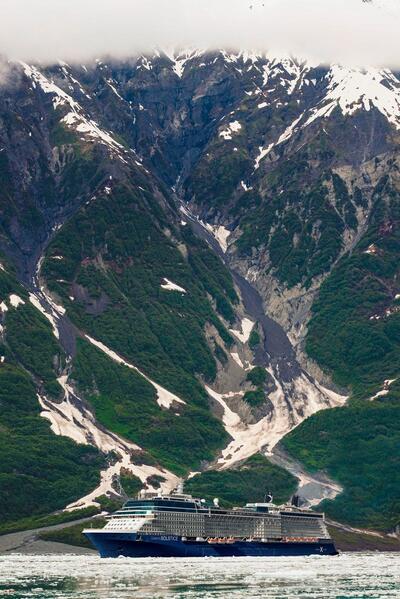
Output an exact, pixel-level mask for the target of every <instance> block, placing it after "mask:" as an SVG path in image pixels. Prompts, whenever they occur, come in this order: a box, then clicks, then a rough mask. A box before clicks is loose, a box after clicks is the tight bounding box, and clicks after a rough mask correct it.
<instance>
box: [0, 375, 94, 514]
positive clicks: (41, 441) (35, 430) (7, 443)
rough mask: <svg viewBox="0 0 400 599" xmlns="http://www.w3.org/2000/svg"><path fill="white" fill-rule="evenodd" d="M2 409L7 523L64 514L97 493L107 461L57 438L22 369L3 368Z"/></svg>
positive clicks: (0, 509)
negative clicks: (70, 506)
mask: <svg viewBox="0 0 400 599" xmlns="http://www.w3.org/2000/svg"><path fill="white" fill-rule="evenodd" d="M0 405H1V411H0V431H1V434H0V464H1V468H0V489H1V493H0V513H1V516H2V522H3V523H4V522H7V521H15V520H17V519H20V518H24V517H28V516H33V515H40V514H47V513H49V512H52V511H55V510H58V509H62V508H64V507H65V506H66V505H67V504H68V503H70V502H72V501H74V500H76V499H78V498H79V497H81V496H82V495H85V493H88V492H89V491H90V490H92V489H93V488H95V487H96V485H97V484H98V483H99V470H100V468H101V467H102V466H103V459H102V458H100V456H99V454H98V452H97V451H96V450H95V449H94V448H93V447H89V446H82V445H76V444H75V443H74V442H73V441H71V440H70V439H66V438H64V437H57V436H56V435H54V433H53V432H51V430H50V425H49V423H48V422H47V421H46V420H45V419H44V418H42V417H41V416H40V410H41V408H40V405H39V402H38V398H37V396H36V390H35V387H34V385H33V383H32V381H31V379H30V377H29V376H28V375H27V374H26V373H24V371H23V370H22V369H21V368H19V367H17V366H14V365H11V364H1V365H0Z"/></svg>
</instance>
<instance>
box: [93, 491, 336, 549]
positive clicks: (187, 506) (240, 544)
mask: <svg viewBox="0 0 400 599" xmlns="http://www.w3.org/2000/svg"><path fill="white" fill-rule="evenodd" d="M83 534H85V535H86V537H87V538H88V539H90V541H91V542H92V544H93V545H94V546H95V547H96V548H97V550H98V551H99V553H100V556H101V557H108V558H110V557H119V556H124V557H219V556H221V557H222V556H223V557H228V556H253V557H256V556H260V557H261V556H285V555H287V556H299V555H337V550H336V548H335V545H334V542H333V541H332V539H331V538H330V536H329V533H328V530H327V527H326V524H325V519H324V514H322V513H317V512H312V511H310V510H305V509H300V508H298V507H297V506H295V505H288V506H284V507H277V506H275V505H274V504H273V503H272V497H271V496H267V498H266V501H265V502H263V503H248V504H247V505H246V506H244V507H234V508H229V509H224V508H222V507H220V506H219V502H218V500H217V499H215V500H214V502H212V503H210V502H207V501H205V500H204V499H196V498H193V497H192V496H191V495H187V494H185V493H183V492H182V489H179V490H178V491H176V492H173V493H171V494H170V495H163V494H161V493H160V494H155V493H145V492H142V493H140V494H139V496H138V498H137V499H129V500H128V501H127V502H126V503H125V505H124V506H123V507H122V508H121V509H120V510H118V511H117V512H115V513H114V514H112V515H111V516H108V522H107V524H106V525H105V526H104V528H101V529H95V528H87V529H85V530H84V531H83Z"/></svg>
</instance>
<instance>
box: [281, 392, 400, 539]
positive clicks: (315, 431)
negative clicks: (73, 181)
mask: <svg viewBox="0 0 400 599" xmlns="http://www.w3.org/2000/svg"><path fill="white" fill-rule="evenodd" d="M281 443H282V444H283V446H284V447H285V449H286V450H288V451H289V453H291V454H292V455H293V456H294V457H296V459H299V460H301V462H302V463H303V464H304V465H305V466H306V467H307V468H308V469H310V471H317V470H324V471H326V472H328V474H330V475H331V476H332V477H333V478H334V479H335V480H337V481H338V482H339V483H340V484H341V485H343V487H344V492H343V493H342V494H340V495H338V497H337V498H336V499H335V500H334V501H324V502H323V503H322V504H321V507H323V509H324V510H325V511H326V512H327V513H328V515H329V516H330V517H331V518H332V519H334V520H338V521H340V522H348V523H350V524H352V525H354V526H364V527H368V528H372V529H381V530H390V529H392V528H394V526H396V525H397V524H399V522H400V499H399V488H400V410H399V395H398V396H397V397H391V396H387V398H385V400H382V401H375V402H374V403H371V404H367V405H365V404H356V405H351V406H350V407H346V408H335V409H333V410H326V411H323V412H319V413H318V414H315V415H314V416H312V417H311V418H309V419H307V420H306V421H305V422H304V423H303V424H301V425H300V426H299V427H298V428H296V429H295V430H294V431H292V432H291V433H290V434H289V435H288V436H286V437H285V438H284V439H283V441H281Z"/></svg>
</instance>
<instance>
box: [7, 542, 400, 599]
mask: <svg viewBox="0 0 400 599" xmlns="http://www.w3.org/2000/svg"><path fill="white" fill-rule="evenodd" d="M73 551H74V549H73V548H71V552H73ZM0 579H1V581H2V588H3V589H4V588H5V589H10V592H9V593H8V594H9V595H11V596H14V595H15V596H16V594H18V592H17V593H15V592H13V591H12V589H20V588H22V589H23V593H24V596H30V593H32V596H38V595H37V594H38V592H39V593H40V598H41V599H53V598H54V597H55V596H57V598H59V599H64V597H65V598H67V597H71V596H72V595H71V589H73V590H72V594H73V597H74V599H91V598H92V597H93V596H94V595H95V596H96V598H97V599H131V598H132V597H133V595H134V596H135V597H140V598H141V599H154V598H155V597H171V599H173V598H177V597H178V596H179V598H180V599H189V598H190V599H193V598H196V599H227V598H228V597H229V598H232V599H277V598H278V597H281V598H282V599H283V598H285V599H288V598H289V597H290V599H292V598H293V599H295V598H296V597H304V598H307V599H337V598H338V597H343V598H344V597H346V598H349V599H350V598H354V599H358V598H360V597H363V599H398V598H399V588H400V554H398V553H361V554H360V553H343V554H341V555H339V556H337V557H320V556H313V557H269V558H268V557H267V558H240V557H235V558H224V557H221V558H205V559H187V558H164V559H163V558H158V559H154V558H147V559H143V558H138V559H129V558H119V559H100V558H99V557H98V556H97V555H60V554H58V555H46V556H45V559H44V556H42V555H15V554H14V555H4V556H2V557H0ZM132 589H134V592H133V590H132Z"/></svg>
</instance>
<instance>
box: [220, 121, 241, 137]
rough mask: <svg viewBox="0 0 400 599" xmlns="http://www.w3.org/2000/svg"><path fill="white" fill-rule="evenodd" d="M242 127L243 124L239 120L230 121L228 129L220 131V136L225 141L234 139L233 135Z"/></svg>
mask: <svg viewBox="0 0 400 599" xmlns="http://www.w3.org/2000/svg"><path fill="white" fill-rule="evenodd" d="M241 128H242V125H241V124H240V123H239V121H232V122H231V123H229V125H228V126H227V127H226V129H224V130H223V131H221V132H220V134H219V136H220V137H223V138H224V140H225V141H229V140H232V135H234V134H235V133H239V131H240V130H241Z"/></svg>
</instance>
